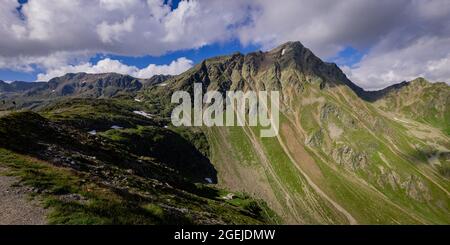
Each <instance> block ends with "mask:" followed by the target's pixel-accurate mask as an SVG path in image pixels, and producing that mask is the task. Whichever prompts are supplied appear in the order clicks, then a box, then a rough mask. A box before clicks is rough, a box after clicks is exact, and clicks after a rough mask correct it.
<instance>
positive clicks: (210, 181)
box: [205, 178, 213, 184]
mask: <svg viewBox="0 0 450 245" xmlns="http://www.w3.org/2000/svg"><path fill="white" fill-rule="evenodd" d="M205 180H206V181H207V182H208V183H209V184H212V183H213V181H212V179H211V178H205Z"/></svg>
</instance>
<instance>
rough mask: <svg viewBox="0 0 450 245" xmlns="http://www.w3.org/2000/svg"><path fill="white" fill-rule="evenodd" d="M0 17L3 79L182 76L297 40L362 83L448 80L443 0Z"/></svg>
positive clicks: (106, 2) (146, 6)
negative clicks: (213, 61) (216, 59)
mask: <svg viewBox="0 0 450 245" xmlns="http://www.w3.org/2000/svg"><path fill="white" fill-rule="evenodd" d="M330 13H332V14H330ZM0 19H1V20H2V25H0V37H2V38H0V80H6V81H11V80H23V81H30V82H31V81H36V80H42V81H48V80H49V79H51V78H53V77H55V76H61V75H64V74H65V73H67V72H89V73H98V72H118V73H123V74H129V75H132V76H138V77H142V78H146V77H149V76H152V75H155V74H160V73H162V74H179V73H181V72H183V71H185V70H186V69H189V68H190V67H192V66H193V65H194V64H196V63H198V62H200V61H201V60H203V59H206V58H209V57H213V56H217V55H225V54H231V53H233V52H241V53H248V52H252V51H257V50H270V49H272V48H274V47H276V46H278V45H280V44H282V43H285V42H287V41H300V42H302V43H303V45H304V46H306V47H307V48H309V49H311V50H312V51H313V52H314V53H315V54H316V55H317V56H318V57H320V58H321V59H322V60H324V61H328V62H335V63H337V64H338V65H339V66H340V67H341V69H342V70H343V71H344V72H345V73H346V75H347V76H348V77H349V78H350V79H351V80H352V81H353V82H355V83H356V84H358V85H359V86H362V87H364V88H366V89H378V88H382V87H385V86H388V85H391V84H393V83H398V82H401V81H404V80H412V79H414V78H416V77H418V76H422V77H425V78H427V79H429V80H431V81H444V82H449V83H450V1H448V0H433V1H415V0H396V1H392V0H379V1H373V0H347V1H327V0H280V1H276V2H275V1H273V0H259V1H242V0H227V1H218V0H217V1H216V0H193V1H179V0H72V1H60V0H6V1H2V8H0Z"/></svg>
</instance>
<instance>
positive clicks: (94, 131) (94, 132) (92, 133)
mask: <svg viewBox="0 0 450 245" xmlns="http://www.w3.org/2000/svg"><path fill="white" fill-rule="evenodd" d="M88 134H91V135H96V134H97V131H96V130H92V131H89V132H88Z"/></svg>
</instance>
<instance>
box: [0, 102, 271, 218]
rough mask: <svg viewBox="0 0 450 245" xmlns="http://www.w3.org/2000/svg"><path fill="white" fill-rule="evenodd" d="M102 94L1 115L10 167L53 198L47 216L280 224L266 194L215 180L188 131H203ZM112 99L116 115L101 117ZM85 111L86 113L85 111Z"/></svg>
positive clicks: (1, 148) (2, 158) (4, 161)
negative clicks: (182, 128)
mask: <svg viewBox="0 0 450 245" xmlns="http://www.w3.org/2000/svg"><path fill="white" fill-rule="evenodd" d="M97 102H98V101H97ZM97 102H93V100H84V101H82V100H80V99H79V100H77V101H76V106H74V104H73V101H72V102H67V103H59V104H57V105H52V106H49V107H46V108H45V109H44V110H42V111H40V114H38V113H35V112H29V111H23V112H11V113H8V114H7V115H3V116H2V117H0V138H1V139H2V140H1V141H0V166H1V167H2V169H7V174H8V175H12V176H16V177H17V178H18V179H19V180H20V185H22V186H27V187H29V188H31V189H32V190H33V192H34V196H37V197H38V198H39V199H40V200H43V201H44V203H45V206H46V207H47V208H48V209H49V211H48V213H49V214H48V216H47V222H49V223H53V224H263V223H273V222H276V220H277V218H276V215H275V214H274V213H272V215H270V216H268V215H267V214H270V213H271V211H270V209H269V208H268V207H267V206H266V205H265V203H264V202H263V201H256V200H254V199H252V198H250V197H248V196H246V195H244V194H240V193H234V194H232V195H233V196H234V198H232V199H226V198H224V197H225V196H227V195H230V192H227V191H225V190H224V189H217V188H214V187H211V186H208V185H206V184H208V183H209V182H210V181H211V182H213V181H214V182H215V181H217V179H216V172H215V169H214V167H213V166H212V165H211V163H210V162H209V160H208V159H207V158H206V157H205V156H204V155H203V153H202V152H200V151H201V150H202V147H201V142H200V141H199V140H195V141H191V140H190V139H192V137H191V138H189V137H186V136H185V135H189V134H191V135H193V133H190V132H188V131H186V132H184V133H183V134H182V133H181V132H179V131H178V132H179V133H177V132H176V131H172V130H170V129H166V128H164V127H162V126H158V123H157V122H155V121H154V119H151V118H147V117H144V116H142V115H136V117H134V116H133V115H129V114H126V113H123V111H125V110H128V109H132V110H138V109H139V108H138V107H134V108H133V105H128V106H125V105H123V103H120V101H113V100H106V101H103V102H101V103H97ZM105 105H108V107H109V108H111V110H109V111H108V115H109V117H108V118H109V119H110V120H113V121H114V122H113V121H108V120H105V121H104V122H103V123H102V124H100V125H96V124H95V122H96V121H97V120H98V118H97V117H101V116H102V115H104V113H105V112H104V111H103V110H104V109H105V108H104V106H105ZM83 110H86V113H80V112H81V111H83ZM89 113H92V114H89ZM131 114H133V113H131ZM75 115H79V117H77V116H75ZM118 118H121V119H126V120H125V121H121V120H119V119H118ZM105 119H107V118H105ZM78 120H79V121H78ZM80 122H83V123H80ZM126 123H129V124H126ZM138 125H139V126H138ZM90 126H96V128H94V130H93V128H90ZM125 127H129V128H125ZM197 137H201V136H197ZM206 178H208V179H206ZM208 180H210V181H208Z"/></svg>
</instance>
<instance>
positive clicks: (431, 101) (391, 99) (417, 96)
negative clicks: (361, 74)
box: [369, 78, 450, 135]
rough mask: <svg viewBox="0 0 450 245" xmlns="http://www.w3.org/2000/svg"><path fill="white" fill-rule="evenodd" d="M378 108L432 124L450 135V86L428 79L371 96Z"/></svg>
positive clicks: (404, 84)
mask: <svg viewBox="0 0 450 245" xmlns="http://www.w3.org/2000/svg"><path fill="white" fill-rule="evenodd" d="M369 99H370V100H371V101H373V102H374V104H375V106H377V107H378V108H380V109H381V110H383V111H386V112H394V113H397V114H400V115H402V116H404V117H407V118H410V119H413V120H416V121H419V122H422V123H426V124H430V125H432V126H434V127H437V128H440V129H442V130H443V131H444V132H445V133H446V134H447V135H450V107H449V106H448V105H450V86H449V85H447V84H446V83H430V82H429V81H427V80H425V79H424V78H417V79H415V80H413V81H410V82H403V83H400V84H399V85H394V86H391V87H388V88H385V89H383V90H380V91H375V92H371V93H369Z"/></svg>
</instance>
